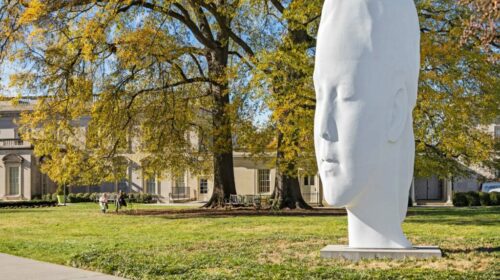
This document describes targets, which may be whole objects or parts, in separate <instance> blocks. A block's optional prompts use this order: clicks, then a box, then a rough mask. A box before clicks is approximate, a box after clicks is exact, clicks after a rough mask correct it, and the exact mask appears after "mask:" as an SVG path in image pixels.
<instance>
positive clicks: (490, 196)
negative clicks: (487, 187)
mask: <svg viewBox="0 0 500 280" xmlns="http://www.w3.org/2000/svg"><path fill="white" fill-rule="evenodd" d="M499 196H500V195H499V193H497V192H490V193H486V192H474V191H471V192H456V193H453V205H454V206H455V207H465V206H496V205H499V203H498V202H499Z"/></svg>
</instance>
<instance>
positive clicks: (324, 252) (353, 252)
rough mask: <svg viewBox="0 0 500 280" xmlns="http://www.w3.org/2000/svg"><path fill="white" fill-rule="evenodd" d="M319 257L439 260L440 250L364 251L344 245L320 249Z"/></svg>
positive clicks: (435, 248)
mask: <svg viewBox="0 0 500 280" xmlns="http://www.w3.org/2000/svg"><path fill="white" fill-rule="evenodd" d="M320 256H321V257H322V258H325V259H347V260H353V261H357V260H360V259H382V258H387V259H393V260H400V259H404V258H415V259H427V258H441V257H442V254H441V249H439V247H435V246H421V247H413V248H410V249H365V248H350V247H349V246H346V245H328V246H326V247H325V248H323V249H321V251H320Z"/></svg>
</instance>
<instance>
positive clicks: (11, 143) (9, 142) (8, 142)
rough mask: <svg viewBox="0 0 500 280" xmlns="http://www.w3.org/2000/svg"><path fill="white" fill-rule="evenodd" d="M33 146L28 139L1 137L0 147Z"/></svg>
mask: <svg viewBox="0 0 500 280" xmlns="http://www.w3.org/2000/svg"><path fill="white" fill-rule="evenodd" d="M24 147H31V144H30V143H29V142H28V141H24V140H21V139H19V138H16V139H0V148H24Z"/></svg>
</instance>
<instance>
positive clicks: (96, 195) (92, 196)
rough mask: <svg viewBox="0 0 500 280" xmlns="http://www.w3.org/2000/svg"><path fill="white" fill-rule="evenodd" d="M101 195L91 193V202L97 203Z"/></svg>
mask: <svg viewBox="0 0 500 280" xmlns="http://www.w3.org/2000/svg"><path fill="white" fill-rule="evenodd" d="M98 197H99V195H98V194H97V193H91V194H89V200H90V201H96V200H97V198H98Z"/></svg>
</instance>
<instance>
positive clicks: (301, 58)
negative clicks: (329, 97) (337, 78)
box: [253, 0, 322, 209]
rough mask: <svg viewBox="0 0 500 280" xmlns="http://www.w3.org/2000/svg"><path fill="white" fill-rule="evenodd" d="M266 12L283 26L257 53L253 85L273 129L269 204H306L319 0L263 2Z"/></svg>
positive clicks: (312, 164) (311, 168)
mask: <svg viewBox="0 0 500 280" xmlns="http://www.w3.org/2000/svg"><path fill="white" fill-rule="evenodd" d="M263 2H264V5H265V8H264V10H268V11H269V14H270V15H273V16H276V15H277V16H276V17H277V18H278V19H279V22H280V23H279V24H281V25H282V26H283V27H282V28H281V32H279V38H280V40H279V41H278V42H277V46H276V47H275V48H274V49H271V50H264V51H262V52H261V53H259V54H258V56H257V57H258V61H257V62H256V66H257V67H256V71H255V75H254V80H255V83H254V84H253V85H255V86H262V87H264V89H265V94H264V95H263V96H264V99H265V101H266V103H267V105H268V107H269V109H270V110H271V111H272V118H271V121H272V123H273V127H274V128H275V131H274V133H275V141H274V149H275V150H276V158H275V165H276V180H275V188H274V192H273V195H272V197H273V207H275V208H292V209H293V208H306V209H309V208H311V207H310V206H309V205H308V204H307V203H306V202H305V200H304V199H303V197H302V194H301V190H300V183H299V172H300V173H301V175H303V176H304V175H305V176H307V175H314V174H316V170H317V169H316V164H315V158H314V156H313V155H314V145H313V135H312V131H313V129H312V128H313V126H312V122H313V117H314V108H315V93H314V86H313V84H312V72H313V69H314V56H313V55H312V53H311V50H313V49H314V47H315V44H316V40H315V38H314V34H315V33H316V29H317V26H318V22H319V14H320V10H321V2H322V1H280V0H272V1H263Z"/></svg>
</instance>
